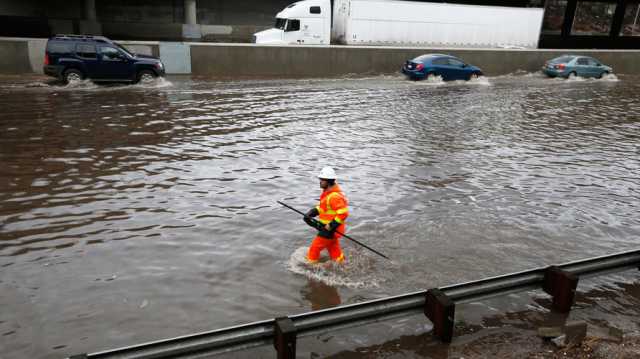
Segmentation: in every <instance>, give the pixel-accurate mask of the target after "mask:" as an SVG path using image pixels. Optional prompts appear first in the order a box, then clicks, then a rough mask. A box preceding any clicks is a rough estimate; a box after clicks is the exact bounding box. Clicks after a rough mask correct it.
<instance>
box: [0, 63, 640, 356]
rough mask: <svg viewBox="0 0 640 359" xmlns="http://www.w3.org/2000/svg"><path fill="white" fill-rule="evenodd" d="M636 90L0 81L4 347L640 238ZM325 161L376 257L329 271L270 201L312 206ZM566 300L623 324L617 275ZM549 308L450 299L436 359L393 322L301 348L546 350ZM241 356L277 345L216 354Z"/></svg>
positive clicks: (363, 255) (287, 308)
mask: <svg viewBox="0 0 640 359" xmlns="http://www.w3.org/2000/svg"><path fill="white" fill-rule="evenodd" d="M639 93H640V77H639V76H619V77H614V76H612V77H608V78H606V79H603V80H583V79H575V80H561V79H548V78H545V77H543V76H541V75H539V74H529V73H521V74H513V75H508V76H501V77H489V78H481V79H480V80H478V81H474V82H469V83H466V82H456V83H442V82H438V81H436V82H410V81H406V80H404V79H403V78H402V77H401V76H378V77H369V78H340V79H314V80H243V81H216V80H214V79H206V78H188V77H175V78H169V79H168V80H165V81H159V82H157V83H155V84H152V85H134V86H97V85H94V84H91V83H89V82H85V83H79V84H74V85H70V86H61V85H58V84H54V83H51V82H49V80H48V79H46V78H42V77H26V78H25V77H2V78H0V108H2V111H1V112H0V168H1V171H0V306H1V307H2V308H10V310H3V311H2V314H0V347H1V348H2V351H3V355H2V357H3V358H4V357H7V358H24V357H32V358H60V357H64V356H67V355H71V354H76V353H81V352H95V351H99V350H104V349H109V348H114V347H119V346H126V345H132V344H136V343H140V342H146V341H151V340H157V339H162V338H168V337H175V336H180V335H184V334H189V333H194V332H199V331H205V330H211V329H217V328H221V327H226V326H231V325H236V324H242V323H246V322H252V321H256V320H262V319H269V318H273V317H276V316H281V315H285V314H295V313H301V312H306V311H310V310H316V309H322V308H327V307H332V306H335V305H340V304H349V303H356V302H360V301H364V300H369V299H374V298H381V297H385V296H390V295H396V294H402V293H406V292H410V291H415V290H421V289H426V288H431V287H436V286H442V285H447V284H454V283H458V282H462V281H469V280H474V279H480V278H484V277H488V276H494V275H499V274H504V273H510V272H516V271H520V270H526V269H530V268H535V267H540V266H544V265H548V264H553V263H564V262H568V261H573V260H578V259H583V258H587V257H590V256H596V255H604V254H610V253H615V252H620V251H624V250H631V249H637V248H640V245H639V244H640V243H639V240H640V216H639V215H638V212H639V207H640V171H639V170H640V159H639V158H640V157H639V156H638V155H639V154H640V147H639V146H640V141H639V140H640V95H639ZM327 164H330V165H332V166H334V167H335V168H336V170H337V171H338V175H339V176H340V177H341V179H340V183H341V185H342V187H343V189H344V190H345V192H346V194H347V196H348V197H349V200H350V206H351V212H350V213H351V217H350V218H349V230H348V231H349V234H350V235H352V236H353V237H354V238H356V239H358V240H361V241H363V242H365V243H367V244H368V245H370V246H372V247H373V248H375V249H377V250H379V251H381V252H382V253H385V254H386V255H388V256H390V257H391V258H392V259H394V262H393V263H392V262H387V261H384V260H381V258H379V257H376V256H375V255H373V256H372V255H370V254H369V253H367V252H366V251H364V250H362V249H360V248H358V247H356V246H354V245H353V244H352V243H349V242H344V241H343V247H344V249H345V252H346V255H347V264H346V266H344V267H343V268H339V269H335V268H331V267H330V268H328V269H318V268H309V267H307V266H305V265H304V264H303V263H302V257H303V255H304V248H305V247H306V246H307V245H308V244H309V242H310V239H311V238H312V236H313V231H312V230H311V229H310V228H308V227H306V225H305V224H304V223H303V222H302V221H301V220H300V218H298V216H297V215H296V214H295V213H294V212H291V211H289V210H287V209H285V208H283V207H281V206H279V205H278V204H277V203H276V201H277V200H280V201H284V202H286V203H288V204H290V205H292V206H294V207H296V208H298V209H300V210H303V211H306V210H307V209H308V208H310V207H311V206H313V205H314V204H315V201H316V200H317V198H318V197H319V188H318V183H317V180H316V178H315V175H316V173H317V172H318V171H319V169H320V168H321V167H322V166H324V165H327ZM579 290H580V293H581V294H580V295H579V297H578V301H577V304H576V309H575V310H574V311H572V313H571V316H570V317H571V318H572V319H573V318H579V319H583V320H586V321H587V322H588V323H589V325H590V327H589V328H590V332H592V333H596V334H597V333H600V332H606V331H607V329H608V328H609V327H611V326H615V327H618V328H619V329H622V330H624V331H625V332H628V333H632V332H634V331H638V330H640V327H639V324H640V323H639V321H638V319H637V318H638V317H639V316H638V314H640V313H638V311H640V309H638V308H639V307H640V306H639V304H640V303H638V301H639V296H638V292H639V291H640V282H639V280H638V274H637V273H634V272H628V273H624V274H620V275H614V276H607V277H602V278H598V279H591V280H588V281H584V282H581V283H580V286H579ZM547 307H548V297H546V296H544V295H543V294H542V293H540V292H529V293H521V294H517V295H510V296H504V297H500V298H495V299H491V300H488V301H484V302H479V303H471V304H467V305H462V306H460V307H459V308H456V320H457V321H458V322H457V324H456V325H457V327H456V328H457V329H456V331H457V333H458V336H456V338H455V340H454V343H453V344H452V346H451V347H447V346H443V345H441V344H439V343H437V342H436V341H435V340H433V339H432V338H431V337H430V333H429V330H430V324H429V322H428V321H426V320H424V318H417V317H415V318H414V317H411V318H406V319H403V320H398V321H393V322H385V323H381V324H376V325H373V326H371V327H359V328H354V329H349V330H342V331H339V332H337V333H329V334H324V335H320V336H317V337H312V338H304V339H301V340H300V341H299V345H298V350H299V352H300V353H301V355H303V356H304V357H335V358H346V357H349V358H352V357H353V358H370V357H388V358H396V357H398V358H413V357H433V358H449V357H450V358H457V357H462V356H464V357H465V358H469V357H483V356H482V355H483V354H482V353H491V350H492V349H491V348H497V346H496V344H495V343H502V344H501V346H500V347H501V348H502V346H504V348H503V349H504V350H503V351H504V352H505V353H511V352H512V353H514V357H522V355H525V353H530V352H532V351H536V350H539V349H541V348H542V350H546V349H545V345H547V344H545V343H543V342H541V341H540V340H537V338H535V335H532V333H534V332H535V329H536V327H537V326H539V325H542V324H544V323H547V322H549V321H562V320H565V319H567V318H560V319H558V318H556V317H554V316H553V315H551V314H549V313H548V311H547V309H546V308H547ZM509 342H512V343H514V344H513V345H509V344H505V343H509ZM518 343H520V344H518ZM469 345H470V346H469ZM529 346H530V347H529ZM527 348H529V349H530V350H529V349H527ZM501 350H502V349H501ZM474 353H475V354H474ZM520 354H522V355H520ZM246 355H250V356H252V357H272V356H273V350H272V349H271V348H267V347H265V348H261V349H255V350H253V351H251V352H248V353H235V354H230V355H229V356H231V357H246Z"/></svg>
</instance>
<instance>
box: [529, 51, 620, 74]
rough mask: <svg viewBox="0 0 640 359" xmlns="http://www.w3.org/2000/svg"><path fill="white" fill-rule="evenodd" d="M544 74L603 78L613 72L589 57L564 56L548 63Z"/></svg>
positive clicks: (544, 67)
mask: <svg viewBox="0 0 640 359" xmlns="http://www.w3.org/2000/svg"><path fill="white" fill-rule="evenodd" d="M542 72H544V73H545V74H547V76H550V77H558V76H559V77H565V78H568V77H569V76H580V77H596V78H601V77H602V76H604V75H608V74H610V73H612V72H613V69H612V68H611V67H609V66H605V65H603V64H602V63H601V62H600V61H598V60H596V59H594V58H593V57H589V56H577V55H564V56H560V57H556V58H555V59H552V60H549V61H547V62H546V63H545V64H544V66H543V67H542Z"/></svg>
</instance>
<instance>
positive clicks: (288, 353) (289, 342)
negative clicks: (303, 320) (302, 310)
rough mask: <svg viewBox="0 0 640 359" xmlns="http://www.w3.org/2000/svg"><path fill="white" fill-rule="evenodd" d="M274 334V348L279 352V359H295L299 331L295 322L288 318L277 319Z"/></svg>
mask: <svg viewBox="0 0 640 359" xmlns="http://www.w3.org/2000/svg"><path fill="white" fill-rule="evenodd" d="M273 334H274V338H273V346H274V347H275V348H276V351H277V352H278V359H295V357H296V334H297V330H296V326H295V325H294V324H293V321H292V320H291V319H289V318H288V317H281V318H276V323H275V325H274V327H273Z"/></svg>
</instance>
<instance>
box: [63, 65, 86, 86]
mask: <svg viewBox="0 0 640 359" xmlns="http://www.w3.org/2000/svg"><path fill="white" fill-rule="evenodd" d="M83 78H84V76H83V75H82V72H80V70H76V69H69V70H67V71H65V72H64V75H63V76H62V80H63V81H64V83H67V84H68V83H71V82H78V81H82V79H83Z"/></svg>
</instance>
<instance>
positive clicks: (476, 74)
mask: <svg viewBox="0 0 640 359" xmlns="http://www.w3.org/2000/svg"><path fill="white" fill-rule="evenodd" d="M478 77H480V74H479V73H477V72H474V73H472V74H471V75H469V79H468V80H469V81H471V80H477V79H478Z"/></svg>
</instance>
